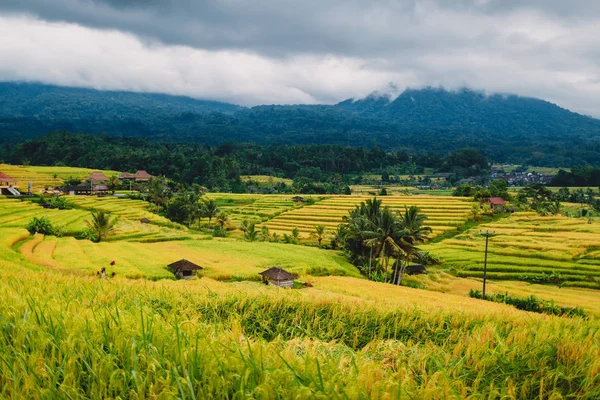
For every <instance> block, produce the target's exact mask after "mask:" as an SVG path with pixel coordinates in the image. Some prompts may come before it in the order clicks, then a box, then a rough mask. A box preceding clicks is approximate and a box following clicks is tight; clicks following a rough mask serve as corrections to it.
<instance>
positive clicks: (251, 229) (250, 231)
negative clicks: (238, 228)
mask: <svg viewBox="0 0 600 400" xmlns="http://www.w3.org/2000/svg"><path fill="white" fill-rule="evenodd" d="M244 238H245V239H246V240H247V241H249V242H254V241H256V239H258V231H257V230H256V224H255V223H254V222H252V223H251V224H248V227H247V228H246V231H245V232H244Z"/></svg>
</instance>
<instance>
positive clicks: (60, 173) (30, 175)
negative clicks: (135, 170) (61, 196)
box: [0, 164, 120, 192]
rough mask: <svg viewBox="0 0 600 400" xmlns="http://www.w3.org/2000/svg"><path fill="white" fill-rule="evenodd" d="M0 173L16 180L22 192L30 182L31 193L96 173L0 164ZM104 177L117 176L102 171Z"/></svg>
mask: <svg viewBox="0 0 600 400" xmlns="http://www.w3.org/2000/svg"><path fill="white" fill-rule="evenodd" d="M0 171H1V172H4V173H5V174H7V175H8V176H10V177H11V178H14V179H16V180H17V182H16V183H15V186H17V187H18V188H19V190H21V191H22V192H25V191H27V184H28V182H31V184H32V187H33V191H38V190H42V189H44V187H46V186H48V187H54V186H59V185H62V184H63V182H64V180H65V179H67V178H70V177H73V178H77V179H85V178H86V177H88V176H89V175H90V174H91V173H92V172H94V171H98V170H95V169H89V168H76V167H54V166H52V167H44V166H24V165H9V164H0ZM103 172H104V174H105V175H106V176H111V175H119V174H120V172H118V171H103Z"/></svg>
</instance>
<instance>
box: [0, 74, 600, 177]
mask: <svg viewBox="0 0 600 400" xmlns="http://www.w3.org/2000/svg"><path fill="white" fill-rule="evenodd" d="M58 130H66V131H78V132H84V133H93V134H100V133H104V134H108V135H112V136H124V137H144V138H147V139H150V140H156V141H176V142H201V143H206V144H208V145H218V144H220V143H224V142H253V143H258V144H290V145H293V144H339V145H350V146H362V147H373V146H379V147H382V148H388V149H399V148H406V149H416V150H418V151H424V152H431V153H443V152H447V151H451V150H454V149H458V148H463V147H474V148H477V149H480V150H482V151H484V152H486V153H487V154H489V155H490V156H492V157H496V158H497V159H506V160H511V159H518V160H523V159H527V158H531V157H534V156H535V157H539V154H535V153H543V154H559V153H564V154H562V155H561V157H560V158H559V160H558V161H554V162H557V163H558V162H564V163H565V164H562V165H567V164H571V163H573V162H580V163H592V162H597V161H600V120H598V119H595V118H592V117H588V116H583V115H580V114H577V113H574V112H571V111H569V110H567V109H564V108H561V107H559V106H558V105H556V104H553V103H550V102H547V101H545V100H540V99H535V98H531V97H523V96H517V95H510V94H484V93H483V92H479V91H475V90H472V89H461V90H458V91H448V90H445V89H443V88H431V87H429V88H423V89H407V90H405V91H404V92H402V93H401V94H399V95H398V96H397V97H395V98H388V97H386V96H385V95H382V96H379V95H371V96H367V97H365V98H363V99H358V100H354V99H348V100H345V101H342V102H339V103H337V104H333V105H259V106H254V107H249V108H248V107H242V106H237V105H233V104H229V103H222V102H215V101H210V100H198V99H193V98H190V97H185V96H171V95H166V94H155V93H134V92H125V91H100V90H95V89H82V88H65V87H61V86H56V85H44V84H39V83H38V84H31V83H11V82H4V83H0V141H3V142H14V141H20V140H24V139H30V138H34V137H36V136H39V135H42V134H45V133H48V132H52V131H58ZM574 149H576V151H572V152H571V153H572V154H570V155H569V154H566V153H567V150H574ZM513 153H514V154H513ZM588 153H589V154H588ZM513 155H514V157H513ZM553 158H554V156H553ZM561 160H562V161H561Z"/></svg>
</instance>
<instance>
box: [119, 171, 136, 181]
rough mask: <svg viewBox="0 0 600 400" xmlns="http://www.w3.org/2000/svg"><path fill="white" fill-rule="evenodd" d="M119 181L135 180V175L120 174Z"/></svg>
mask: <svg viewBox="0 0 600 400" xmlns="http://www.w3.org/2000/svg"><path fill="white" fill-rule="evenodd" d="M119 179H120V180H122V181H132V180H135V175H134V174H132V173H130V172H122V173H121V175H119Z"/></svg>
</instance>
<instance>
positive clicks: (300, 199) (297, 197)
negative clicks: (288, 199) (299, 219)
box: [292, 196, 306, 203]
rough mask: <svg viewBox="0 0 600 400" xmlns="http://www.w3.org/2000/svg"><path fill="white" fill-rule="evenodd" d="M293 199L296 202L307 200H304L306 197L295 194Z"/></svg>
mask: <svg viewBox="0 0 600 400" xmlns="http://www.w3.org/2000/svg"><path fill="white" fill-rule="evenodd" d="M292 201H293V202H294V203H304V202H306V200H304V197H302V196H294V197H292Z"/></svg>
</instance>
